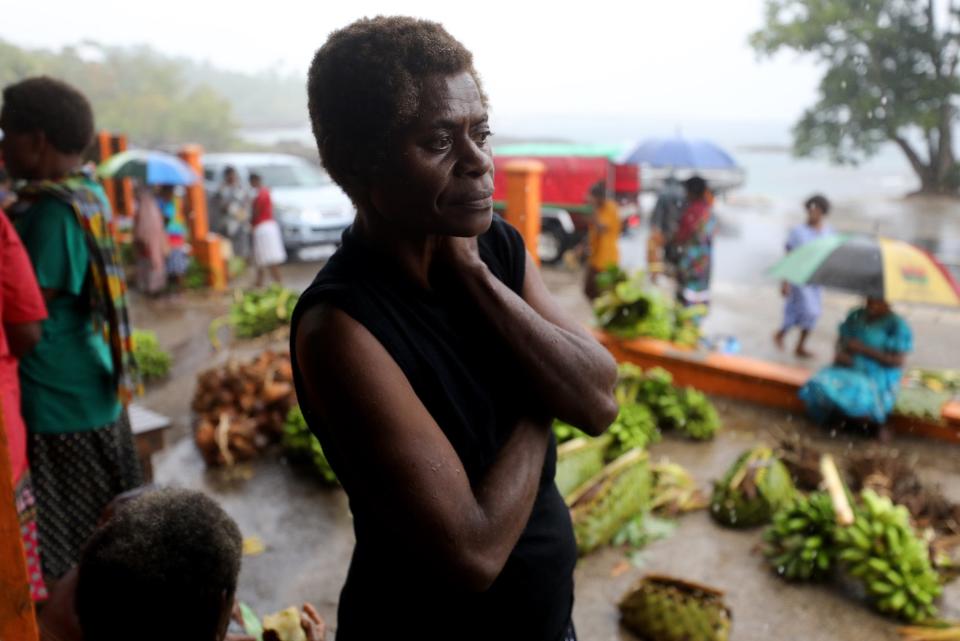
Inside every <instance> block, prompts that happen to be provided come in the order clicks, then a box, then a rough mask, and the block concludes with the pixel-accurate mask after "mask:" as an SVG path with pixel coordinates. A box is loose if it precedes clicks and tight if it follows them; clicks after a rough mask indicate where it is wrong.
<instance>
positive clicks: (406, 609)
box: [0, 17, 911, 641]
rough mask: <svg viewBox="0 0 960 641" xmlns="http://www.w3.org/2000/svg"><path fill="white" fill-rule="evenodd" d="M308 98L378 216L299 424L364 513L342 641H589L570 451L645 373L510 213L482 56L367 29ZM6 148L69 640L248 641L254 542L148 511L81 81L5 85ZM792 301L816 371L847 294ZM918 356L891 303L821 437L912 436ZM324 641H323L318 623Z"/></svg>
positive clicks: (230, 204)
mask: <svg viewBox="0 0 960 641" xmlns="http://www.w3.org/2000/svg"><path fill="white" fill-rule="evenodd" d="M307 94H308V110H309V115H310V119H311V123H312V127H313V132H314V135H315V137H316V142H317V147H318V150H319V154H320V157H321V160H322V161H323V164H324V166H325V168H326V169H327V171H328V172H329V174H330V176H331V177H332V179H333V180H334V181H335V182H337V183H338V184H339V185H340V186H341V187H342V188H343V190H344V191H345V192H346V193H347V194H348V195H349V196H350V198H351V200H352V201H353V203H354V204H355V205H356V208H357V216H356V221H355V223H354V224H353V225H352V226H351V227H350V228H349V229H348V230H347V231H346V232H345V233H344V236H343V242H342V244H341V246H340V247H339V248H338V250H337V252H336V253H335V254H334V255H333V256H332V257H331V259H330V260H329V261H328V262H327V263H326V264H325V265H324V266H323V268H322V269H321V270H320V272H319V273H318V274H317V277H316V279H315V280H314V282H313V284H312V285H311V286H310V287H309V288H308V289H307V290H306V291H305V292H304V293H303V294H302V296H301V297H300V299H299V302H298V304H297V307H296V310H295V312H294V314H293V318H292V321H291V336H290V351H291V359H292V365H293V374H294V381H295V385H296V388H297V398H298V399H299V404H300V406H301V409H302V411H303V415H304V418H305V420H306V422H307V424H308V425H309V427H310V430H311V432H312V433H313V434H315V435H316V436H317V437H318V439H319V440H320V442H321V444H322V448H323V452H324V453H325V455H326V456H327V458H328V459H329V462H330V464H331V466H332V468H333V470H334V472H335V473H336V475H337V478H338V479H339V480H340V482H341V484H342V486H343V489H344V491H345V492H346V494H347V496H348V498H349V500H350V508H351V512H352V514H353V525H354V530H355V534H356V546H355V549H354V551H353V555H352V559H351V563H350V570H349V573H348V576H347V578H346V581H345V585H344V587H343V590H342V593H341V596H340V600H339V606H338V607H339V610H338V621H337V638H338V639H340V640H341V641H351V640H354V639H358V640H370V639H388V638H389V639H393V638H416V639H420V640H433V639H436V640H438V641H439V640H440V639H444V640H446V639H462V640H472V639H476V640H478V641H479V640H480V639H492V638H497V639H518V640H519V639H523V640H524V641H531V640H542V641H574V640H575V639H576V630H575V627H574V622H573V618H572V613H573V598H574V589H573V571H574V567H575V564H576V559H577V549H576V542H575V540H574V535H573V528H572V524H571V520H570V513H569V510H568V508H567V506H566V504H565V503H564V501H563V498H562V497H561V496H560V493H559V492H558V490H557V488H556V485H555V483H554V472H555V467H556V462H557V454H556V442H555V437H554V435H553V431H552V429H551V426H552V424H553V421H554V419H560V420H562V421H565V422H567V423H569V424H571V425H574V426H576V427H578V428H580V429H582V430H583V431H585V432H586V433H588V434H591V435H599V434H601V433H602V432H603V431H605V430H606V428H607V427H608V425H609V424H610V423H611V422H612V421H613V420H614V418H615V417H616V416H617V412H618V407H617V404H616V401H615V398H614V395H613V388H614V385H615V383H616V378H617V369H616V364H615V362H614V361H613V359H612V358H611V356H610V354H609V353H608V352H607V351H606V350H605V349H604V348H603V347H602V346H601V345H600V344H599V343H597V341H596V340H595V339H594V338H593V336H592V335H591V333H590V332H588V331H587V330H586V329H585V328H584V327H583V326H582V324H581V323H580V322H578V321H577V320H576V319H574V318H571V317H570V316H569V315H568V314H567V313H566V312H565V311H564V310H562V309H561V307H560V306H559V305H558V304H557V303H556V301H555V300H554V299H553V298H552V296H551V294H550V293H549V292H548V291H547V288H546V286H545V285H544V283H543V280H542V278H541V275H540V272H539V270H538V269H537V268H536V266H535V262H534V261H533V259H532V257H531V256H530V255H529V254H528V253H527V251H526V249H525V243H524V239H523V238H522V237H521V236H520V234H519V232H518V231H517V230H515V229H514V228H512V227H511V226H510V225H508V224H507V223H506V222H505V221H504V220H503V219H501V218H500V217H498V216H496V215H495V214H494V213H493V162H492V151H491V147H490V140H489V139H490V136H491V135H492V132H491V130H490V124H489V120H488V109H489V104H488V97H487V95H486V94H485V93H484V90H483V84H482V82H481V79H480V76H479V74H478V72H477V70H476V69H475V68H474V63H473V57H472V54H471V53H470V51H469V50H468V49H467V48H466V47H464V45H463V44H462V43H460V42H459V41H457V40H456V39H455V38H454V37H453V36H451V35H450V34H449V33H448V32H447V31H446V30H445V29H444V28H443V27H442V26H441V25H439V24H437V23H434V22H430V21H426V20H418V19H413V18H404V17H378V18H374V19H363V20H359V21H357V22H355V23H353V24H351V25H349V26H347V27H345V28H343V29H341V30H338V31H336V32H334V33H333V34H331V35H330V37H329V38H328V40H327V41H326V43H325V44H324V45H323V46H322V47H321V48H320V49H319V50H318V51H317V53H316V56H315V58H314V60H313V62H312V64H311V66H310V71H309V76H308V83H307ZM0 129H2V131H3V139H2V143H0V151H2V157H3V162H4V166H5V171H6V172H7V173H8V174H9V179H11V180H12V181H13V185H15V194H14V193H13V189H12V188H11V187H10V185H11V183H10V181H9V180H8V181H7V182H5V183H0V185H6V186H4V187H3V191H0V203H2V204H3V206H4V208H5V209H6V210H7V211H6V212H5V213H4V214H3V215H0V249H2V252H3V255H2V260H0V270H2V272H0V280H2V296H0V316H2V321H3V322H2V324H0V400H2V406H3V416H4V425H5V428H6V430H5V432H6V438H7V441H8V450H9V452H10V462H11V464H12V465H11V474H12V478H11V480H12V483H13V487H14V488H15V490H14V491H15V498H16V506H17V510H18V513H19V518H20V524H21V534H22V538H23V544H24V545H23V548H24V550H25V557H26V558H25V565H26V568H27V570H28V576H29V580H30V587H31V590H32V596H33V599H34V600H35V601H36V602H37V603H38V604H39V605H38V612H39V620H40V623H41V627H42V630H43V634H44V635H45V636H44V638H45V639H51V640H53V639H59V640H60V641H73V640H75V639H81V638H82V639H83V640H84V641H105V640H109V641H114V640H116V641H119V640H120V639H129V638H138V639H145V640H148V641H154V640H156V641H161V640H164V641H169V640H170V639H188V640H191V641H192V640H196V641H220V640H221V639H224V638H225V637H226V636H227V635H228V633H229V631H230V630H231V625H233V623H232V620H233V618H234V617H233V614H234V597H235V594H236V589H237V577H238V573H239V570H240V556H241V538H240V533H239V531H238V528H237V525H236V523H234V522H233V520H232V519H231V518H230V517H229V516H228V515H227V514H226V513H224V511H223V510H222V509H221V508H220V507H219V506H218V505H217V504H216V503H215V502H214V501H213V500H211V499H209V498H207V497H205V496H203V495H202V494H200V493H196V492H190V491H184V490H171V489H156V488H142V487H141V486H142V477H141V471H140V468H139V465H138V460H137V456H136V453H135V449H134V444H133V438H132V435H131V426H130V421H129V415H128V405H129V403H130V401H131V399H132V398H133V397H134V395H135V394H136V393H137V391H138V375H137V367H136V362H135V360H134V358H133V357H132V350H131V328H130V323H129V319H128V307H127V293H126V284H125V280H124V272H123V265H122V264H121V263H120V260H119V257H118V252H117V247H116V245H115V244H114V220H113V217H112V213H111V211H110V206H109V204H108V201H107V199H106V197H105V195H104V192H103V190H102V188H101V186H100V185H99V184H98V182H97V181H96V180H95V179H94V178H93V176H92V175H91V174H90V172H85V171H84V170H83V163H84V153H85V151H86V150H87V148H88V147H89V145H90V143H91V141H92V138H93V133H94V118H93V113H92V109H91V106H90V104H89V102H88V101H87V99H86V98H85V97H84V96H83V94H82V93H80V92H79V91H78V90H77V89H75V88H73V87H71V86H70V85H68V84H66V83H64V82H62V81H59V80H55V79H52V78H48V77H34V78H28V79H25V80H22V81H20V82H17V83H15V84H12V85H9V86H7V87H5V88H4V89H3V104H2V108H0ZM222 180H223V184H222V186H221V188H220V189H219V190H218V192H217V194H216V199H215V200H216V202H217V203H218V206H219V207H221V209H222V214H223V216H222V218H223V221H224V224H225V226H226V227H225V229H224V231H225V233H226V234H227V235H228V236H230V238H231V239H232V240H233V244H234V245H235V246H236V248H237V251H238V252H239V253H241V254H242V253H245V252H248V251H249V252H250V253H251V254H252V257H253V260H254V262H255V264H256V265H257V266H258V267H259V268H261V271H260V273H259V274H258V281H260V280H262V279H263V277H264V275H265V270H266V269H268V268H271V267H273V268H274V269H273V272H274V273H273V276H274V277H275V278H279V274H278V273H277V272H276V270H275V266H276V265H277V264H278V262H282V260H283V258H285V256H284V255H283V245H282V238H280V237H279V230H278V228H277V225H276V223H275V222H273V215H272V206H271V203H270V194H269V190H268V189H267V187H266V186H265V185H263V182H262V180H261V178H260V177H259V176H256V175H251V176H249V186H250V190H248V189H247V188H246V187H245V186H242V185H240V183H239V180H238V176H237V173H236V171H235V170H232V169H229V168H228V169H227V170H226V171H225V172H224V175H223V176H222ZM670 189H671V190H673V191H671V192H669V193H665V194H664V195H663V197H662V198H661V201H662V202H661V203H660V204H658V207H657V210H656V212H655V213H654V217H653V220H654V222H653V224H654V232H655V233H654V234H653V243H652V245H651V248H650V252H651V253H650V255H651V265H652V266H653V267H655V271H667V272H669V273H670V274H672V275H673V277H674V278H675V280H676V283H677V289H676V296H677V300H678V301H679V303H681V304H683V305H688V306H694V305H697V306H702V307H704V308H706V305H707V304H708V303H709V286H710V278H711V272H712V261H713V240H714V236H715V234H716V227H717V221H716V217H715V216H714V213H713V207H712V195H711V194H710V191H709V189H708V185H707V183H706V181H704V180H703V179H702V178H700V177H697V176H694V177H692V178H690V179H688V180H687V181H685V182H684V183H683V184H682V185H679V184H673V185H670ZM251 190H252V191H251ZM176 200H177V199H176V190H175V189H173V188H172V186H169V185H166V186H151V185H143V186H141V189H140V192H139V196H138V201H139V211H138V212H137V219H136V223H135V226H134V241H135V246H136V249H137V258H138V280H139V281H140V286H141V287H142V288H143V289H144V291H146V292H151V291H159V290H160V289H161V288H162V287H165V285H166V281H167V279H168V277H170V276H173V277H174V278H175V279H176V278H178V277H180V276H181V275H182V274H183V273H184V272H185V270H186V263H187V252H186V241H187V238H186V235H187V229H186V228H187V225H186V221H185V220H184V218H183V216H182V214H181V213H180V211H181V210H180V208H179V207H178V206H177V203H176ZM591 202H592V203H593V205H594V207H595V211H596V216H595V221H594V223H593V228H592V230H591V232H590V239H589V245H590V248H591V250H592V251H591V256H590V258H589V270H588V280H587V285H588V294H591V295H592V294H593V292H592V291H591V290H590V287H591V286H592V285H593V284H594V283H595V278H596V276H597V275H598V274H599V273H600V272H601V271H604V270H606V269H608V268H610V267H611V266H615V265H616V263H617V262H618V252H617V236H618V234H619V219H618V216H617V212H616V207H615V205H613V204H612V203H611V202H610V200H609V198H608V195H607V193H606V188H605V187H604V186H603V185H599V186H597V187H596V188H595V189H594V190H593V191H592V192H591ZM807 210H808V215H809V217H808V220H807V223H806V227H805V228H802V229H798V230H795V231H794V232H793V233H792V234H791V237H790V240H789V241H788V243H787V248H788V249H790V248H793V247H795V246H799V245H800V244H803V243H804V242H810V241H811V240H813V239H814V238H815V237H816V236H818V235H819V234H821V233H824V230H823V227H822V219H823V216H824V215H826V213H827V211H828V210H829V204H828V203H827V202H826V200H825V199H818V198H814V199H811V200H810V201H809V202H808V203H807ZM248 245H249V246H250V249H247V247H248ZM784 293H785V294H786V295H787V302H786V307H785V320H784V323H783V326H782V327H781V328H780V330H779V331H778V333H777V335H776V340H777V341H778V342H780V343H782V342H783V341H784V339H785V336H786V334H787V332H788V331H790V330H792V329H793V328H799V329H800V331H801V337H800V341H799V344H798V346H797V348H796V350H797V353H798V354H801V355H802V354H803V353H804V352H805V340H806V336H807V335H808V334H809V331H810V330H811V329H812V328H813V324H814V323H815V322H816V318H817V316H818V315H819V306H818V305H819V298H818V297H819V292H817V291H804V290H794V289H793V288H785V289H784ZM910 345H911V336H910V333H909V329H908V328H906V325H905V324H904V323H902V321H900V320H899V317H897V316H896V315H894V314H893V313H892V311H891V310H890V308H889V306H888V305H887V304H886V303H885V302H883V301H882V300H876V299H871V300H869V301H868V303H867V304H866V306H865V307H864V308H862V309H858V310H855V311H854V312H853V313H852V314H851V316H850V317H849V318H848V319H847V322H846V323H845V324H844V326H843V327H842V328H841V340H840V341H839V344H838V354H837V362H836V364H835V365H834V366H833V367H832V368H828V369H827V370H825V371H824V372H821V373H820V374H818V375H817V376H816V377H814V379H813V380H811V382H810V384H809V385H808V387H807V388H805V390H806V391H805V392H804V394H805V396H804V398H805V400H807V401H808V406H809V407H810V410H811V413H812V414H813V415H814V416H815V417H818V418H819V417H821V416H822V417H824V418H826V417H829V416H832V415H833V414H835V413H836V412H838V411H840V412H844V411H846V412H858V413H859V414H857V415H858V416H861V417H863V418H866V419H870V420H876V419H877V418H883V416H882V414H883V412H882V410H884V409H885V408H886V403H887V402H888V401H889V398H888V397H887V396H886V395H883V396H882V398H881V395H880V391H889V386H890V384H891V383H892V382H895V381H896V380H898V376H899V374H898V372H899V369H898V368H899V367H900V366H901V365H902V362H903V355H904V354H905V353H906V352H907V351H909V349H910ZM881 388H882V390H881ZM838 390H839V391H838ZM851 390H853V391H852V392H851ZM878 402H880V403H881V404H882V405H881V406H878V405H877V403H878ZM887 411H888V410H887ZM301 625H302V628H303V631H304V633H305V634H306V635H307V638H308V639H309V641H317V639H320V638H322V636H323V632H324V630H323V623H322V621H320V620H319V617H317V615H316V612H315V611H314V610H313V609H312V608H309V607H305V608H304V610H303V612H302V617H301ZM238 634H242V632H239V631H238Z"/></svg>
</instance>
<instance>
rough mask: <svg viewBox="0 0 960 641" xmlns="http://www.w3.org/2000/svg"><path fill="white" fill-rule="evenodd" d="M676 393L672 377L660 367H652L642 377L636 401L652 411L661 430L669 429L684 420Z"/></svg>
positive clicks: (682, 409) (682, 410)
mask: <svg viewBox="0 0 960 641" xmlns="http://www.w3.org/2000/svg"><path fill="white" fill-rule="evenodd" d="M678 392H679V390H678V389H677V388H676V387H674V385H673V375H672V374H670V372H668V371H667V370H665V369H663V368H662V367H654V368H651V369H649V370H647V371H646V373H645V374H644V375H643V379H642V380H641V382H640V384H639V386H638V390H637V395H636V400H637V402H639V403H643V404H644V405H647V406H649V407H650V409H651V410H653V413H654V414H655V415H656V417H657V424H658V425H659V426H660V427H661V428H663V429H670V428H673V427H676V426H677V425H678V424H680V423H682V422H683V421H684V420H685V419H686V416H685V414H684V408H683V406H682V405H681V403H680V398H679V394H678Z"/></svg>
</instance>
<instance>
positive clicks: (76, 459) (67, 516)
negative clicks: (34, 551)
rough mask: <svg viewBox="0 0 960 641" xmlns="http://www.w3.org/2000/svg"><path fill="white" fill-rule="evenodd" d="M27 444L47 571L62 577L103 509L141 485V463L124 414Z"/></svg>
mask: <svg viewBox="0 0 960 641" xmlns="http://www.w3.org/2000/svg"><path fill="white" fill-rule="evenodd" d="M28 439H29V440H28V455H29V460H30V471H31V474H32V476H33V489H34V492H35V493H36V497H37V532H38V534H39V543H40V558H41V560H42V562H43V572H44V575H46V576H49V577H53V578H59V577H61V576H63V575H64V574H65V573H66V572H67V570H69V569H70V568H71V567H72V566H73V565H75V564H76V563H77V561H78V560H79V558H80V550H81V549H82V547H83V544H84V543H85V542H86V540H87V539H88V538H89V537H90V535H91V534H93V530H94V529H95V528H96V526H97V523H98V522H99V520H100V516H101V513H102V512H103V508H105V507H106V506H107V504H108V503H110V501H111V500H113V498H114V497H115V496H116V495H118V494H121V493H123V492H126V491H127V490H131V489H133V488H135V487H138V486H139V485H141V484H142V482H143V480H142V472H141V470H140V463H139V461H138V460H137V455H136V450H135V449H134V446H133V435H132V434H131V432H130V421H129V419H128V417H127V412H126V411H125V410H124V411H123V412H122V413H121V414H120V418H118V419H117V420H116V421H115V422H113V423H110V424H109V425H105V426H104V427H100V428H97V429H95V430H89V431H85V432H70V433H66V434H29V435H28Z"/></svg>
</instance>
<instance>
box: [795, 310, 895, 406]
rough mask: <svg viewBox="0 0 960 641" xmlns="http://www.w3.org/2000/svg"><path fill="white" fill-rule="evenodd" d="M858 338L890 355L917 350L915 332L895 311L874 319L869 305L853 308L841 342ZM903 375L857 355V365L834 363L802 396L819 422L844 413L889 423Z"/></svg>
mask: <svg viewBox="0 0 960 641" xmlns="http://www.w3.org/2000/svg"><path fill="white" fill-rule="evenodd" d="M852 339H859V340H860V341H861V342H863V343H864V344H865V345H867V346H869V347H872V348H874V349H878V350H882V351H884V352H888V353H896V354H906V353H907V352H910V351H911V350H912V349H913V332H911V331H910V327H909V326H908V325H907V323H906V321H904V320H903V319H902V318H900V317H899V316H897V315H896V314H893V313H891V314H888V315H887V316H885V317H883V318H880V319H877V320H875V321H872V322H868V321H867V313H866V310H865V309H864V308H859V309H855V310H853V311H852V312H850V314H849V316H847V319H846V320H845V321H843V323H841V325H840V344H841V346H842V345H843V343H845V342H846V341H849V340H852ZM902 376H903V371H902V369H901V368H899V367H892V366H889V365H884V364H882V363H879V362H878V361H876V360H874V359H872V358H870V357H869V356H864V355H863V354H854V355H853V364H852V365H851V366H842V365H831V366H830V367H825V368H824V369H822V370H820V371H819V372H817V374H816V375H815V376H814V377H813V378H811V379H810V380H809V381H808V382H807V384H806V385H804V386H803V387H802V388H801V389H800V399H801V400H802V401H803V402H804V404H805V405H806V406H807V413H808V414H809V415H810V417H811V418H812V419H813V420H815V421H817V422H818V423H825V422H827V421H829V420H831V419H835V418H844V417H846V418H853V419H866V420H870V421H873V422H875V423H884V422H885V421H886V420H887V416H889V414H890V412H891V411H892V410H893V406H894V404H895V403H896V400H897V392H898V391H899V389H900V379H901V377H902Z"/></svg>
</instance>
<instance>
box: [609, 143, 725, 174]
mask: <svg viewBox="0 0 960 641" xmlns="http://www.w3.org/2000/svg"><path fill="white" fill-rule="evenodd" d="M623 162H625V163H630V164H634V165H650V166H651V167H664V168H673V169H681V168H682V169H736V168H737V163H736V162H735V161H734V160H733V158H732V157H731V156H730V154H728V153H727V152H726V151H724V150H723V149H721V148H720V147H718V146H717V145H715V144H713V143H712V142H710V141H707V140H687V139H686V138H654V139H651V140H647V141H646V142H644V143H642V144H641V145H640V146H638V147H637V148H636V149H634V150H633V151H631V152H630V153H629V154H627V156H626V158H625V159H624V160H623Z"/></svg>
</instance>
